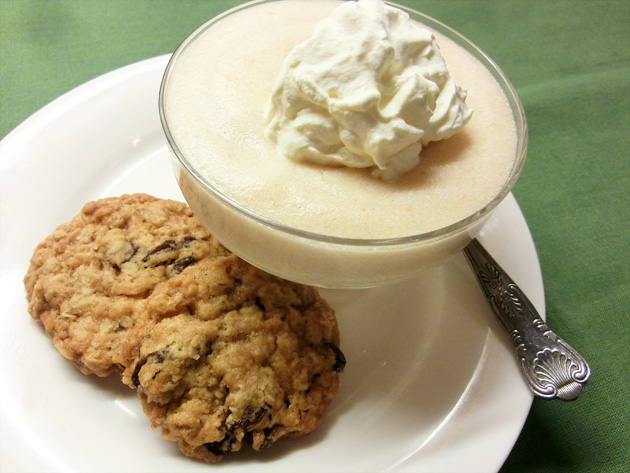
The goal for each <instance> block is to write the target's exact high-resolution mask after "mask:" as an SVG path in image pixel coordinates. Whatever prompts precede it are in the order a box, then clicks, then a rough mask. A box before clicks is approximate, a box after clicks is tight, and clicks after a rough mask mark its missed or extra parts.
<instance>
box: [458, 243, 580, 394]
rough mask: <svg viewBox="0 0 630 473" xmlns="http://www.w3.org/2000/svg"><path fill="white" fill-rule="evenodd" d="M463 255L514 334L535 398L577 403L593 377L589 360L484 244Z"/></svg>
mask: <svg viewBox="0 0 630 473" xmlns="http://www.w3.org/2000/svg"><path fill="white" fill-rule="evenodd" d="M464 255H465V256H466V258H467V259H468V263H469V264H470V266H471V267H472V269H473V271H474V272H475V274H476V276H477V279H478V280H479V283H480V285H481V288H482V289H483V291H484V293H485V295H486V298H487V299H488V302H489V303H490V306H491V307H492V310H493V311H494V312H495V313H496V315H497V316H498V317H499V319H500V320H501V323H502V324H503V327H504V328H505V329H506V331H507V332H508V334H509V335H510V338H511V339H512V343H513V344H514V348H515V350H516V356H517V358H518V361H519V363H520V365H521V368H522V369H523V372H524V373H525V378H526V379H527V382H528V384H529V387H530V388H531V390H532V391H533V392H534V394H535V395H537V396H539V397H542V398H545V399H554V398H559V399H562V400H563V401H573V400H574V399H577V397H578V396H579V395H580V393H581V392H582V386H583V385H584V384H585V383H586V382H587V381H588V379H589V378H590V376H591V369H590V367H589V366H588V363H587V362H586V360H585V359H584V358H582V356H580V354H579V353H578V352H577V351H575V350H574V349H573V348H572V347H571V346H570V345H569V344H568V343H566V342H565V341H564V340H563V339H562V338H560V337H559V336H558V335H556V334H555V333H554V332H553V331H551V330H550V329H549V327H547V325H546V324H545V322H544V321H543V320H542V318H541V317H540V315H539V314H538V312H537V311H536V309H535V308H534V306H533V304H532V303H531V302H530V301H529V299H528V298H527V296H525V294H524V293H523V291H521V289H520V288H519V287H518V286H517V285H516V284H515V283H514V281H513V280H512V279H511V278H510V277H509V276H508V275H507V273H506V272H505V271H504V270H503V269H502V268H501V267H500V266H499V265H498V264H497V262H496V261H495V260H494V259H493V258H492V256H490V254H488V252H487V251H486V249H485V248H484V247H483V246H482V245H481V243H479V241H477V240H476V239H473V240H472V241H471V242H470V243H469V244H468V246H466V248H464Z"/></svg>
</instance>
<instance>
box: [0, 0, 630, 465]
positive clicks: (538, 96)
mask: <svg viewBox="0 0 630 473" xmlns="http://www.w3.org/2000/svg"><path fill="white" fill-rule="evenodd" d="M238 3H240V2H238V1H236V0H233V1H202V0H180V1H175V0H173V1H166V0H153V1H149V0H136V1H122V0H104V1H96V0H82V1H69V0H63V1H61V0H59V1H32V0H14V1H13V0H0V100H1V102H0V111H1V113H0V137H4V136H5V135H6V134H8V133H9V132H10V131H11V130H12V129H13V128H14V127H15V126H17V125H18V124H19V123H20V122H22V121H23V120H24V119H26V118H27V117H28V116H29V115H31V114H32V113H34V112H35V111H37V110H38V109H39V108H41V107H42V106H44V105H45V104H47V103H48V102H50V101H51V100H53V99H55V98H56V97H58V96H59V95H61V94H63V93H64V92H67V91H68V90H70V89H72V88H73V87H75V86H77V85H80V84H82V83H83V82H85V81H87V80H89V79H92V78H94V77H96V76H98V75H101V74H103V73H105V72H108V71H111V70H113V69H116V68H118V67H120V66H124V65H127V64H130V63H133V62H136V61H139V60H141V59H145V58H148V57H152V56H156V55H160V54H165V53H169V52H172V51H173V50H174V49H175V48H176V47H177V45H178V44H179V42H180V41H181V40H182V39H183V38H184V37H185V36H186V35H187V34H188V33H189V32H191V31H192V30H193V29H194V28H195V27H197V26H198V25H199V24H201V23H202V22H203V21H204V20H205V19H207V18H210V17H212V16H213V15H214V14H216V13H218V12H220V11H222V10H224V9H226V8H228V7H230V6H233V5H235V4H238ZM401 3H403V4H405V5H408V6H411V7H413V8H415V9H417V10H420V11H423V12H424V13H426V14H428V15H430V16H434V17H436V18H438V19H440V20H442V21H443V22H445V23H447V24H449V25H451V26H452V27H454V28H455V29H456V30H458V31H460V32H461V33H463V34H464V35H465V36H467V37H468V38H470V39H472V40H473V41H474V42H475V43H477V44H478V45H479V46H480V47H481V48H482V49H484V50H485V51H486V52H487V53H488V54H489V55H490V56H491V57H492V58H493V59H494V60H495V61H496V62H497V63H498V64H499V66H500V67H501V68H502V69H503V70H504V72H505V73H506V74H507V76H508V77H509V78H510V80H511V81H512V83H513V84H514V86H515V88H516V89H517V91H518V93H519V95H520V97H521V100H522V102H523V105H524V107H525V111H526V114H527V119H528V123H529V130H530V144H529V154H528V161H527V163H526V165H525V169H524V171H523V174H522V177H521V179H520V180H519V182H518V184H517V185H516V188H515V189H514V194H515V196H516V198H517V200H518V202H519V204H520V206H521V208H522V210H523V213H524V214H525V217H526V219H527V221H528V224H529V226H530V229H531V232H532V234H533V236H534V240H535V242H536V247H537V250H538V254H539V258H540V263H541V266H542V272H543V276H544V283H545V292H546V303H547V315H548V321H549V325H550V326H551V328H552V329H553V330H555V331H556V332H558V333H559V334H561V335H562V336H563V337H564V338H565V339H566V340H567V341H569V343H571V344H572V345H573V346H574V347H576V348H577V349H578V350H579V351H580V352H581V353H582V354H583V355H584V356H585V357H586V358H587V360H588V361H589V362H590V364H591V368H592V370H593V376H592V380H591V382H590V383H589V384H588V386H587V387H586V388H585V390H584V392H583V394H582V396H581V397H580V398H579V399H578V400H577V401H575V402H573V403H569V404H566V403H561V402H559V401H543V400H539V399H536V400H534V403H533V407H532V410H531V413H530V415H529V417H528V420H527V422H526V424H525V426H524V429H523V432H522V434H521V435H520V437H519V439H518V441H517V443H516V445H515V447H514V450H513V451H512V453H511V454H510V456H509V457H508V459H507V461H506V463H505V465H504V467H503V469H502V470H501V471H502V472H504V473H507V472H550V471H553V472H618V471H623V470H625V471H629V470H630V453H629V452H630V447H629V444H630V433H629V430H630V415H629V411H630V409H629V399H630V383H629V379H630V366H629V362H628V356H629V354H630V350H629V346H630V337H629V328H628V327H629V322H630V321H629V315H630V314H629V307H630V304H629V294H630V277H629V274H630V271H629V270H628V264H629V263H630V260H629V254H630V252H629V238H628V229H629V223H630V212H629V209H630V202H629V195H630V124H629V122H630V33H629V31H630V2H627V1H567V0H562V1H560V0H551V1H522V0H521V1H501V0H484V1H481V0H479V1H477V0H472V1H465V0H440V1H437V0H419V1H413V0H401Z"/></svg>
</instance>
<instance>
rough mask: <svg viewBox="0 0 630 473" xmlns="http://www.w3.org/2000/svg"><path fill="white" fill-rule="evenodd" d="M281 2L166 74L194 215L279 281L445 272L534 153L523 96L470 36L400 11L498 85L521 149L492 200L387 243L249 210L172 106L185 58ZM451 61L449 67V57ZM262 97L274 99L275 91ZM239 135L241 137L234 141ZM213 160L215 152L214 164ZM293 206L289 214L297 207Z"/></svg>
mask: <svg viewBox="0 0 630 473" xmlns="http://www.w3.org/2000/svg"><path fill="white" fill-rule="evenodd" d="M277 3H283V2H277V1H267V2H260V1H256V2H251V3H247V4H244V5H241V6H239V7H236V8H234V9H232V10H229V11H227V12H225V13H223V14H221V15H219V16H217V17H215V18H213V19H211V20H209V21H208V22H206V23H205V24H203V25H202V26H201V27H199V28H198V29H197V30H196V31H194V32H193V33H192V34H191V35H190V36H189V37H188V38H186V39H185V40H184V42H183V43H182V44H181V45H180V46H179V48H178V49H177V50H176V51H175V53H174V54H173V56H172V58H171V60H170V62H169V64H168V66H167V69H166V71H165V74H164V78H163V81H162V85H161V88H160V95H159V112H160V119H161V122H162V126H163V129H164V132H165V135H166V138H167V141H168V144H169V147H170V150H171V152H172V157H173V167H174V171H175V175H176V177H177V180H178V183H179V186H180V188H181V190H182V192H183V195H184V197H185V198H186V200H187V202H188V204H189V205H190V207H191V209H192V210H193V212H194V213H195V215H196V216H197V217H198V218H199V220H200V221H201V222H202V223H203V224H204V225H205V226H206V227H207V228H208V230H209V231H210V232H212V233H213V235H215V237H216V238H217V239H218V240H219V241H221V242H222V243H223V244H224V245H225V246H226V247H227V248H229V249H230V250H231V251H232V252H234V253H235V254H237V255H238V256H240V257H241V258H243V259H244V260H246V261H248V262H249V263H251V264H253V265H255V266H257V267H259V268H261V269H263V270H265V271H268V272H270V273H272V274H275V275H277V276H279V277H282V278H285V279H289V280H292V281H296V282H299V283H303V284H308V285H314V286H318V287H327V288H366V287H374V286H379V285H385V284H392V283H396V282H400V281H404V280H407V279H410V278H413V277H414V276H416V275H418V274H419V273H420V272H422V271H424V270H425V269H426V268H427V267H432V266H435V265H438V264H440V263H442V262H444V261H445V260H446V259H448V258H449V257H451V256H453V255H455V254H457V253H458V252H460V251H461V250H462V249H463V248H464V247H465V246H466V245H467V244H468V243H469V242H470V241H471V239H472V238H474V236H475V235H476V234H477V233H478V231H479V230H480V229H481V227H482V226H483V224H484V223H485V221H486V220H487V219H488V217H489V216H490V215H491V214H492V211H493V210H494V209H495V208H496V207H497V206H498V205H499V204H500V203H501V201H502V200H503V199H504V198H505V197H506V196H507V195H508V193H509V192H510V191H511V189H512V188H513V186H514V184H515V183H516V181H517V179H518V177H519V174H520V172H521V170H522V168H523V164H524V161H525V157H526V152H527V124H526V119H525V114H524V111H523V107H522V105H521V102H520V100H519V98H518V96H517V94H516V91H515V90H514V88H513V87H512V85H511V84H510V82H509V80H508V79H507V78H506V76H505V75H504V74H503V72H502V71H501V70H500V69H499V68H498V66H497V65H496V64H495V63H494V62H493V61H492V60H491V59H490V58H489V57H488V56H487V55H486V54H485V53H484V52H483V51H481V50H480V49H479V48H478V47H477V46H475V45H474V44H473V43H471V42H470V41H469V40H467V39H466V38H465V37H463V36H462V35H460V34H459V33H457V32H456V31H454V30H453V29H451V28H450V27H448V26H446V25H444V24H443V23H441V22H439V21H437V20H435V19H432V18H430V17H427V16H426V15H423V14H422V13H419V12H417V11H414V10H411V9H408V8H405V7H401V6H398V5H396V7H397V8H399V9H401V10H403V11H405V12H406V13H407V14H408V15H409V16H410V18H411V19H412V20H415V21H417V22H419V23H421V24H422V25H423V26H426V27H429V28H430V29H432V30H433V31H434V32H436V33H437V34H438V35H440V37H445V38H448V39H449V40H450V41H452V42H453V43H454V44H456V45H457V46H458V47H460V48H462V49H463V50H465V51H466V52H467V53H468V54H469V55H471V56H472V57H474V58H475V59H476V60H477V61H478V62H479V63H480V64H482V66H483V68H484V69H485V70H487V71H488V73H489V74H490V75H491V76H492V78H493V79H494V81H496V84H498V87H499V88H500V91H501V93H502V94H503V96H504V98H505V100H506V103H507V104H508V105H507V107H508V108H509V112H508V114H509V115H510V119H511V120H513V125H514V126H513V129H514V132H513V134H514V146H513V147H512V148H511V149H512V151H511V152H510V154H511V156H510V164H509V169H508V170H507V172H506V174H505V175H504V177H503V178H502V181H501V182H500V185H498V186H497V187H496V189H495V190H494V191H493V193H492V196H491V197H489V198H488V199H486V200H485V201H484V203H483V204H481V205H479V206H478V208H476V209H475V210H474V211H471V212H469V213H467V214H466V215H464V216H461V217H458V218H457V219H455V220H454V221H452V222H449V223H448V224H445V225H443V226H439V227H438V228H434V229H431V230H429V231H420V232H412V233H407V234H404V235H391V234H385V233H384V234H383V236H382V237H379V236H377V237H374V236H373V235H371V236H370V237H368V238H363V237H358V238H357V237H347V236H339V235H335V234H329V233H326V232H318V231H312V230H311V229H309V228H303V227H300V226H299V225H292V224H291V222H290V221H289V222H288V223H287V221H286V220H282V219H276V218H274V217H273V216H271V217H270V216H269V215H266V214H264V213H263V212H260V211H259V210H258V209H257V208H255V206H252V205H249V204H244V203H243V202H242V200H241V199H239V198H237V197H235V196H234V195H232V193H231V192H230V191H229V190H228V191H226V190H225V188H223V187H222V186H221V185H217V183H216V182H215V181H214V179H213V176H212V172H213V165H212V164H210V165H209V166H207V167H205V166H200V165H199V161H195V160H194V159H192V154H193V153H192V152H191V151H190V149H197V148H198V147H196V146H195V147H193V148H190V146H188V145H184V144H183V143H182V141H183V140H182V138H181V136H182V135H181V133H179V132H176V131H174V129H173V125H172V122H173V121H174V120H173V119H172V115H173V108H174V107H175V106H176V105H173V104H176V103H177V102H173V101H169V100H168V96H169V93H170V89H171V87H172V83H173V75H174V71H178V69H179V68H181V67H183V66H180V63H181V62H182V59H181V58H182V55H184V54H188V51H189V50H190V49H191V48H192V47H194V46H195V45H196V43H197V42H199V41H200V38H207V37H208V35H209V34H215V30H216V29H217V25H219V26H222V25H223V24H225V20H226V19H228V18H230V17H233V16H234V15H237V14H240V13H241V12H244V11H246V10H249V9H252V8H257V7H259V6H261V5H272V4H277ZM257 27H258V26H257ZM221 34H223V33H221ZM446 59H447V61H448V57H446ZM254 74H255V72H254ZM472 86H473V84H471V85H470V87H471V88H472ZM196 88H199V84H198V83H197V84H192V85H191V89H196ZM263 89H265V88H264V87H263ZM261 93H262V94H267V95H268V94H269V93H270V90H266V89H265V90H263V91H262V92H261ZM207 113H210V114H213V113H214V114H220V113H221V111H220V106H217V108H216V109H213V108H209V109H207ZM473 120H474V115H473ZM196 121H197V122H198V120H196ZM197 124H198V123H197ZM197 124H195V126H197ZM209 126H210V125H209ZM238 133H239V131H238V130H237V131H236V132H235V134H236V135H238ZM193 134H194V133H193ZM237 139H238V138H237ZM450 139H453V138H450ZM445 141H448V140H445ZM201 148H202V147H201ZM201 153H202V154H203V151H201ZM212 153H216V151H213V152H212ZM212 153H209V156H208V160H209V161H211V160H212V157H211V155H212ZM298 165H299V164H298ZM202 167H204V169H202ZM311 167H312V166H311ZM208 170H209V172H210V174H208ZM321 172H324V173H325V172H327V171H326V170H325V169H324V170H322V171H321ZM482 175H483V171H482ZM394 185H395V184H394ZM263 198H264V197H263ZM287 205H288V208H289V209H290V206H291V204H290V203H288V204H287ZM407 218H410V219H413V218H414V216H413V215H411V216H409V217H407ZM417 218H418V219H421V218H422V216H421V215H418V216H417Z"/></svg>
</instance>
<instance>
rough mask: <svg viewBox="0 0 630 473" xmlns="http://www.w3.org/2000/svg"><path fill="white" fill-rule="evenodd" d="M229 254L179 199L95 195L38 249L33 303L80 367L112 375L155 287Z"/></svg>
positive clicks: (30, 277) (31, 279)
mask: <svg viewBox="0 0 630 473" xmlns="http://www.w3.org/2000/svg"><path fill="white" fill-rule="evenodd" d="M226 254H229V252H228V251H227V249H225V248H223V247H222V246H221V245H220V244H219V243H218V242H217V241H216V240H215V239H214V238H213V237H212V236H211V235H210V234H209V233H208V232H207V231H206V230H205V229H204V227H203V226H202V225H201V223H200V222H199V221H198V220H197V219H196V218H195V217H194V215H193V213H192V211H191V210H190V209H189V208H188V206H187V205H186V204H183V203H181V202H175V201H171V200H163V199H158V198H155V197H152V196H149V195H145V194H133V195H124V196H122V197H112V198H106V199H101V200H98V201H95V202H90V203H87V204H86V205H85V206H84V207H83V209H82V211H81V213H80V214H79V215H77V216H76V217H75V218H74V219H72V220H71V221H70V222H68V223H65V224H63V225H61V226H60V227H59V228H57V229H56V230H55V231H54V233H53V234H52V235H50V236H49V237H47V238H46V239H45V240H44V241H43V242H41V243H40V244H39V245H38V246H37V248H36V249H35V252H34V254H33V257H32V258H31V262H30V267H29V270H28V273H27V274H26V277H25V278H24V285H25V287H26V291H27V300H28V303H29V304H28V310H29V313H30V314H31V315H32V317H33V318H34V319H35V320H38V321H39V322H41V323H42V324H43V326H44V328H45V330H46V333H47V334H48V335H50V337H52V339H53V343H54V345H55V347H57V349H58V350H59V351H60V352H61V354H62V355H63V356H64V357H66V358H67V359H69V360H70V361H72V362H73V363H74V364H75V365H76V367H77V368H78V369H79V370H80V371H81V372H82V373H85V374H90V373H94V374H96V375H98V376H106V375H108V374H109V373H110V372H111V371H113V370H114V369H116V368H124V362H123V358H124V355H123V353H122V341H123V340H124V338H125V336H126V334H127V331H128V330H129V329H130V328H131V327H132V326H133V325H134V323H135V320H136V318H137V316H138V314H139V313H140V312H142V311H143V310H144V305H145V304H146V299H147V297H148V296H149V295H150V294H151V293H152V292H153V290H154V289H155V287H156V286H157V285H159V284H160V283H162V282H164V281H167V280H168V279H169V278H170V277H172V276H174V275H177V274H179V273H181V272H182V270H184V269H185V268H186V267H190V266H191V265H195V264H197V263H198V262H199V261H201V260H203V259H204V258H208V257H213V256H217V255H226Z"/></svg>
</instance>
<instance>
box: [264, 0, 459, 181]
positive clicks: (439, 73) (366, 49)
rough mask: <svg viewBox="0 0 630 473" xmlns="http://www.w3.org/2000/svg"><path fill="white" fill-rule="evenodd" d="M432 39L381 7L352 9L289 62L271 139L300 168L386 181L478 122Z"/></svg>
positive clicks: (370, 1) (346, 7) (322, 26)
mask: <svg viewBox="0 0 630 473" xmlns="http://www.w3.org/2000/svg"><path fill="white" fill-rule="evenodd" d="M465 100H466V91H465V90H464V89H463V88H462V87H460V86H459V85H458V84H456V83H455V82H454V81H453V79H452V78H451V77H450V74H449V72H448V70H447V68H446V64H445V62H444V58H443V57H442V55H441V53H440V50H439V48H438V45H437V43H436V41H435V38H434V36H433V34H432V33H431V31H429V30H428V29H426V28H422V27H420V26H418V25H417V24H414V23H413V22H412V21H411V20H410V19H409V15H407V13H405V12H403V11H401V10H399V9H397V8H393V7H390V6H388V5H385V4H384V3H383V2H381V1H380V0H359V1H358V2H348V3H345V4H343V5H341V6H339V7H338V8H336V9H335V10H334V11H333V12H332V14H331V15H330V16H329V17H328V18H325V19H324V20H321V21H320V22H319V23H318V24H317V25H316V27H315V29H314V32H313V35H312V36H311V37H310V38H309V39H308V40H306V41H304V42H303V43H300V44H298V45H297V46H296V47H295V48H294V49H293V50H292V51H291V52H290V53H289V55H288V56H287V57H286V59H285V61H284V63H283V65H282V69H281V71H280V74H279V77H278V79H277V82H276V85H275V87H274V90H273V92H272V96H271V99H270V101H269V104H268V107H267V111H266V116H267V121H268V127H267V130H266V133H267V136H268V137H269V138H270V139H271V140H273V141H274V142H275V143H276V145H277V147H278V149H279V151H280V153H281V154H282V155H284V156H285V157H287V158H289V159H293V160H297V161H309V162H314V163H318V164H324V165H343V166H349V167H354V168H370V167H373V171H372V174H373V175H374V176H375V177H379V178H382V179H386V180H391V179H395V178H396V177H397V176H399V175H401V174H403V173H405V172H407V171H409V170H410V169H412V168H413V167H415V166H416V165H417V164H418V163H419V162H420V156H419V154H420V151H421V150H422V147H423V146H425V145H427V144H428V143H429V142H431V141H437V140H442V139H446V138H449V137H451V136H452V135H454V134H455V133H456V132H457V131H459V130H460V129H461V128H462V127H463V126H464V125H465V124H466V123H467V121H468V120H469V119H470V116H471V114H472V110H471V109H469V108H468V106H467V105H466V103H465Z"/></svg>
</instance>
